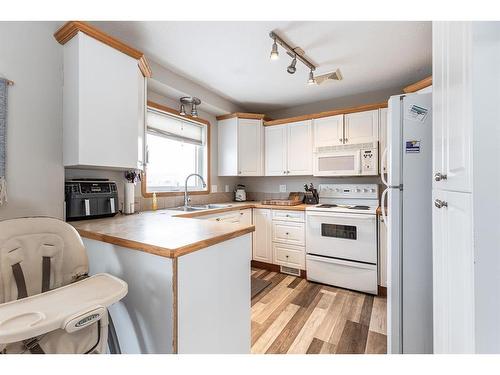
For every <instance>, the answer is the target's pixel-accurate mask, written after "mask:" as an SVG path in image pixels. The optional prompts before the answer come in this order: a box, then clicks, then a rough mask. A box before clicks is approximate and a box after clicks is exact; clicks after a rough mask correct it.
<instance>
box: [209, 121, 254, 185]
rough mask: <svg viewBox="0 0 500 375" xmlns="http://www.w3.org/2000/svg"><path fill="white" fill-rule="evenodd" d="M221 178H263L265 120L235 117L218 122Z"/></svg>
mask: <svg viewBox="0 0 500 375" xmlns="http://www.w3.org/2000/svg"><path fill="white" fill-rule="evenodd" d="M217 134H218V155H219V158H218V161H219V176H262V175H263V174H264V157H263V151H264V146H263V144H264V130H263V126H262V120H256V119H243V118H238V117H233V118H229V119H225V120H219V122H218V127H217Z"/></svg>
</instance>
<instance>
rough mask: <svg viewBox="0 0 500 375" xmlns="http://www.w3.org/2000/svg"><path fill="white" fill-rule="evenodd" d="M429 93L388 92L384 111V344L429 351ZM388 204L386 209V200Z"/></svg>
mask: <svg viewBox="0 0 500 375" xmlns="http://www.w3.org/2000/svg"><path fill="white" fill-rule="evenodd" d="M431 106H432V94H409V95H397V96H392V97H391V98H390V99H389V108H388V114H387V119H388V120H387V148H386V150H382V152H383V154H382V163H384V162H387V172H388V173H387V176H384V175H383V174H382V182H383V183H384V185H386V186H385V187H386V188H385V190H384V192H383V193H382V199H381V200H382V202H381V206H382V215H383V216H384V220H385V222H386V223H387V246H388V247H387V256H388V259H387V274H388V275H387V338H388V342H387V349H388V352H389V353H393V354H397V353H432V338H433V335H432V332H433V329H432V111H431V109H432V108H431ZM386 205H387V209H384V206H386Z"/></svg>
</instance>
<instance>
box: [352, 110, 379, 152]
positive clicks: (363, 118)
mask: <svg viewBox="0 0 500 375" xmlns="http://www.w3.org/2000/svg"><path fill="white" fill-rule="evenodd" d="M378 112H379V111H378V109H375V110H372V111H364V112H356V113H349V114H346V115H344V143H346V144H356V143H371V142H378V120H379V113H378Z"/></svg>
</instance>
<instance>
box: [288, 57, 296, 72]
mask: <svg viewBox="0 0 500 375" xmlns="http://www.w3.org/2000/svg"><path fill="white" fill-rule="evenodd" d="M296 64H297V57H296V56H295V57H294V58H293V60H292V62H291V63H290V65H288V67H287V68H286V71H287V72H288V73H290V74H293V73H295V72H296V71H297V68H296V67H295V65H296Z"/></svg>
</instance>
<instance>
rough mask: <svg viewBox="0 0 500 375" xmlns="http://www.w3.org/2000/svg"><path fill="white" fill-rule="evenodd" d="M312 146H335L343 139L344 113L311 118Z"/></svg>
mask: <svg viewBox="0 0 500 375" xmlns="http://www.w3.org/2000/svg"><path fill="white" fill-rule="evenodd" d="M313 128H314V129H313V133H314V142H313V146H314V148H315V149H316V147H324V146H337V145H341V144H342V143H343V139H344V115H337V116H330V117H323V118H318V119H315V120H313Z"/></svg>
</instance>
